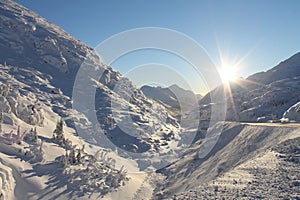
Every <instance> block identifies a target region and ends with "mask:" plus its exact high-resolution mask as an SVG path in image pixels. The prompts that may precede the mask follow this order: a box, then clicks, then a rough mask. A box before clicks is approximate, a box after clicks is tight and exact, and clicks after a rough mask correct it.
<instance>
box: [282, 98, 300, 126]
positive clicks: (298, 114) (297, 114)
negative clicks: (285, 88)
mask: <svg viewBox="0 0 300 200" xmlns="http://www.w3.org/2000/svg"><path fill="white" fill-rule="evenodd" d="M283 118H287V119H288V120H291V121H296V122H300V102H298V103H296V104H295V105H293V106H292V107H290V108H289V109H288V110H287V111H286V112H285V113H284V114H283Z"/></svg>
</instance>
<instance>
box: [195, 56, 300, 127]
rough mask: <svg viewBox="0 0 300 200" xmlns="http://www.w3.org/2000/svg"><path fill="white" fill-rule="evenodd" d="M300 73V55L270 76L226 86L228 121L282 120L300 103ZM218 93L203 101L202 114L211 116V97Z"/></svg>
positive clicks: (270, 72) (253, 76) (260, 74)
mask: <svg viewBox="0 0 300 200" xmlns="http://www.w3.org/2000/svg"><path fill="white" fill-rule="evenodd" d="M299 71H300V53H297V54H295V55H294V56H292V57H291V58H289V59H287V60H286V61H284V62H282V63H280V64H279V65H277V66H276V67H274V68H272V69H270V70H268V71H267V72H261V73H257V74H254V75H252V76H250V77H248V78H247V79H238V80H236V81H233V82H230V83H229V84H228V85H224V87H225V90H226V96H227V97H226V101H227V117H226V119H227V120H229V121H252V122H256V121H268V120H270V119H273V118H276V119H280V118H282V117H283V114H284V113H285V111H286V110H287V109H289V108H290V107H291V106H292V105H294V104H295V103H297V102H299V100H300V75H299V73H300V72H299ZM218 90H219V88H218V89H216V90H213V91H211V93H208V94H207V95H206V96H205V97H203V98H202V99H201V100H200V102H199V104H200V107H201V108H200V113H209V109H210V106H209V105H210V95H211V94H212V93H214V92H218ZM214 103H216V102H214ZM207 117H208V118H209V114H208V115H207Z"/></svg>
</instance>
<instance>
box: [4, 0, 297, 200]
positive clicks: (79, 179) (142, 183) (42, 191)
mask: <svg viewBox="0 0 300 200" xmlns="http://www.w3.org/2000/svg"><path fill="white" fill-rule="evenodd" d="M0 13H1V14H0V50H1V52H2V53H1V55H0V63H1V64H0V111H1V119H0V124H1V130H0V192H1V193H0V199H87V198H91V199H97V198H103V199H111V200H112V199H136V200H138V199H153V198H158V199H159V198H162V197H163V198H165V197H171V196H172V195H173V194H176V193H179V194H180V195H179V196H178V197H180V196H182V197H184V198H185V197H187V198H189V199H191V198H192V197H193V196H191V195H194V193H197V192H198V191H203V190H202V189H203V188H204V189H207V188H208V191H209V192H212V190H211V188H213V190H216V186H218V187H219V188H218V191H222V187H223V186H222V184H226V187H231V188H233V189H232V191H236V190H243V189H244V188H247V187H248V186H249V184H248V182H249V181H250V182H251V184H252V183H255V181H256V182H258V181H261V183H262V184H264V187H266V182H265V181H264V179H265V178H264V176H263V173H264V172H265V171H266V170H268V173H269V172H270V171H272V170H275V169H276V170H278V171H279V172H282V173H281V175H282V177H280V178H282V179H283V180H284V181H285V182H284V184H285V185H288V184H291V183H292V184H296V185H297V182H296V181H295V180H293V181H294V182H291V183H289V182H288V181H287V180H286V178H284V175H285V173H284V171H280V170H285V171H288V170H289V169H291V172H298V171H297V170H296V169H297V167H298V168H299V166H298V165H297V162H292V164H291V163H290V162H289V161H290V159H292V160H297V159H298V157H297V154H295V152H294V150H295V149H287V148H286V146H289V145H286V144H292V145H291V146H292V147H294V146H295V144H297V141H296V142H295V141H294V139H295V138H297V137H299V125H298V124H296V123H295V124H293V125H291V124H281V125H275V124H263V123H261V124H251V123H239V122H225V123H224V130H223V131H222V132H220V127H222V126H223V122H220V123H222V124H220V123H218V124H216V125H215V126H214V127H210V129H209V130H208V131H209V132H208V133H214V134H213V136H215V137H214V138H217V137H218V141H217V143H216V145H215V146H213V147H212V149H211V151H209V152H204V154H201V152H202V153H203V151H201V149H203V146H210V144H211V143H210V142H211V141H213V139H214V138H213V137H211V138H210V139H209V140H205V136H206V135H205V133H206V131H207V128H208V125H209V120H210V117H211V113H210V112H211V108H212V105H213V104H217V103H218V102H210V94H208V95H206V96H205V97H204V98H203V99H201V100H200V102H199V107H200V111H199V109H198V108H197V109H195V107H198V105H197V103H196V102H197V99H196V97H195V95H194V94H192V92H190V91H185V90H183V89H182V88H179V87H178V86H176V85H173V86H170V87H169V88H150V93H148V94H146V93H147V92H146V91H145V90H143V89H142V90H140V89H138V88H136V86H135V85H134V84H133V83H132V82H131V81H130V80H128V79H126V78H123V77H122V75H121V74H120V73H118V72H116V71H114V70H113V69H112V68H111V67H109V66H107V65H105V64H104V63H102V62H101V59H100V57H99V56H98V55H97V53H96V52H95V51H94V50H93V49H91V48H90V47H88V46H86V45H85V44H83V43H82V42H80V41H78V40H76V39H74V38H73V37H72V36H71V35H69V34H67V33H66V32H64V31H63V30H62V29H61V28H59V27H58V26H56V25H54V24H52V23H50V22H48V21H47V20H45V19H43V18H42V17H40V16H38V15H37V14H35V13H33V12H31V11H30V10H28V9H26V8H24V7H22V6H20V5H18V4H17V3H15V2H13V1H10V0H3V1H1V2H0ZM299 57H300V54H296V55H294V56H293V57H291V58H290V59H288V60H286V61H284V62H283V63H281V64H279V65H278V66H276V67H275V68H273V69H271V70H269V71H268V72H264V73H259V74H256V75H253V76H251V77H249V78H248V79H241V80H240V81H239V82H237V83H231V88H230V92H231V93H229V90H228V91H227V97H226V98H228V113H227V120H236V121H252V122H253V121H256V120H257V118H260V120H262V121H264V120H268V119H270V118H272V116H273V115H274V114H277V115H278V118H281V117H282V116H283V117H284V118H289V119H290V120H295V121H299V115H298V113H299V112H298V110H299V101H300V99H299V96H300V93H299V91H300V88H299V85H300V84H299V83H300V78H299V77H300V75H299V70H298V69H299V63H300V58H299ZM86 58H87V59H88V60H87V63H86V66H84V69H82V68H80V66H81V64H82V63H83V62H84V60H85V59H86ZM78 70H86V72H91V74H88V75H90V76H88V78H87V82H88V83H89V84H90V85H89V87H90V88H87V87H86V86H85V85H79V86H78V85H76V83H75V85H76V86H78V88H75V90H76V89H78V91H77V90H76V91H77V92H79V93H80V92H82V93H83V94H86V96H88V94H89V93H85V92H86V91H90V89H96V96H95V98H93V99H92V100H93V101H95V104H96V105H92V109H90V110H89V109H87V107H86V106H87V104H88V103H89V102H84V103H87V104H84V103H83V102H79V105H80V106H78V107H73V106H72V105H74V101H73V100H74V99H73V100H72V95H74V93H73V86H74V82H75V78H79V79H80V78H82V79H85V78H86V77H76V73H77V72H78ZM98 72H102V73H103V76H102V77H100V78H99V77H96V76H95V74H97V73H98ZM250 81H252V82H250ZM253 81H255V82H256V83H253ZM220 89H222V88H217V89H216V90H214V91H212V92H215V93H218V92H219V90H220ZM145 94H146V96H145ZM149 97H151V98H153V99H151V98H149ZM231 98H233V99H231ZM195 99H196V101H195ZM232 102H234V104H233V103H232ZM112 105H113V106H112ZM179 107H180V108H181V116H180V117H181V119H180V120H181V123H179V121H180V120H178V118H179V117H178V116H177V115H176V112H178V108H179ZM75 108H76V109H75ZM95 109H96V113H95V115H96V118H97V119H96V120H97V123H98V122H99V124H94V121H93V119H92V118H90V116H89V113H90V112H91V111H94V110H95ZM174 110H175V111H174ZM190 110H191V112H190ZM174 113H175V114H174ZM199 114H200V116H201V119H199V118H198V115H199ZM172 115H173V116H172ZM174 116H175V117H174ZM176 118H177V119H176ZM199 120H200V127H199V128H198V123H197V122H198V121H199ZM57 122H59V123H57ZM55 129H56V131H55V133H54V130H55ZM195 132H196V133H197V134H198V135H197V140H195V141H194V142H195V143H194V144H193V145H192V146H191V147H188V146H187V145H185V143H184V141H185V140H188V139H189V138H190V135H192V134H193V133H195ZM79 133H80V134H79ZM53 136H55V137H53ZM198 139H199V140H198ZM290 140H291V141H290ZM284 142H287V143H284ZM278 145H279V146H278ZM83 147H84V148H83ZM270 149H271V150H270ZM290 150H291V151H293V152H290ZM278 155H279V157H280V156H281V157H280V159H279V157H277V156H278ZM178 158H179V159H178ZM281 158H282V159H281ZM257 165H258V166H257ZM278 165H279V167H278ZM258 168H259V169H258ZM157 169H160V170H159V171H158V172H160V173H156V171H155V170H157ZM270 174H271V175H273V173H271V172H270ZM256 175H258V176H259V178H255V176H256ZM288 175H289V176H290V175H291V174H288ZM267 177H269V175H268V176H267ZM164 178H167V179H164ZM232 179H242V180H243V181H239V182H238V184H236V183H235V182H234V181H233V180H232ZM200 180H201V181H200ZM212 181H214V182H212ZM232 181H233V182H234V184H233V183H231V182H232ZM202 183H207V185H208V186H207V185H206V186H205V185H203V184H202ZM272 184H273V183H272ZM273 185H275V186H276V187H277V185H276V184H275V183H274V184H273ZM199 188H200V189H199ZM201 188H202V189H201ZM209 188H210V189H209ZM256 188H258V189H262V188H259V187H256ZM186 190H198V191H196V192H195V191H189V192H188V193H187V194H185V193H181V192H183V191H186ZM218 191H214V192H216V193H217V192H218ZM295 191H296V192H297V193H296V195H298V194H299V191H298V190H295ZM282 192H285V193H287V192H289V191H288V190H287V191H282ZM191 193H193V194H191ZM228 194H230V193H228ZM274 194H275V193H274ZM153 195H154V196H153ZM197 195H198V197H202V196H201V195H200V194H197ZM197 195H196V196H197ZM211 195H214V194H212V193H211ZM270 195H272V194H270ZM254 197H255V196H254ZM271 197H274V196H271ZM176 198H177V197H176Z"/></svg>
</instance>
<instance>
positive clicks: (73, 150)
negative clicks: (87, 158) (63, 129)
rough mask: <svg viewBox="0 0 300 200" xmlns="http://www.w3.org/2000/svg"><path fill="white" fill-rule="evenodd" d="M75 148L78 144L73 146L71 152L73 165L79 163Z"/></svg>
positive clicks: (70, 156) (70, 160)
mask: <svg viewBox="0 0 300 200" xmlns="http://www.w3.org/2000/svg"><path fill="white" fill-rule="evenodd" d="M75 148H76V146H73V147H72V148H71V151H70V154H69V162H70V163H71V164H72V165H73V164H76V163H77V159H76V155H75Z"/></svg>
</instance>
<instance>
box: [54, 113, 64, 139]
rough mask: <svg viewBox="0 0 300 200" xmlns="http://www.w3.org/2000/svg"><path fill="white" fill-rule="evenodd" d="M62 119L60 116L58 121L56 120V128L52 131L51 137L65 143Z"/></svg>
mask: <svg viewBox="0 0 300 200" xmlns="http://www.w3.org/2000/svg"><path fill="white" fill-rule="evenodd" d="M63 128H64V121H63V119H62V118H61V119H60V121H58V122H57V123H56V128H55V130H54V131H53V138H54V140H56V141H57V142H59V143H61V144H64V143H65V137H64V130H63Z"/></svg>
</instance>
